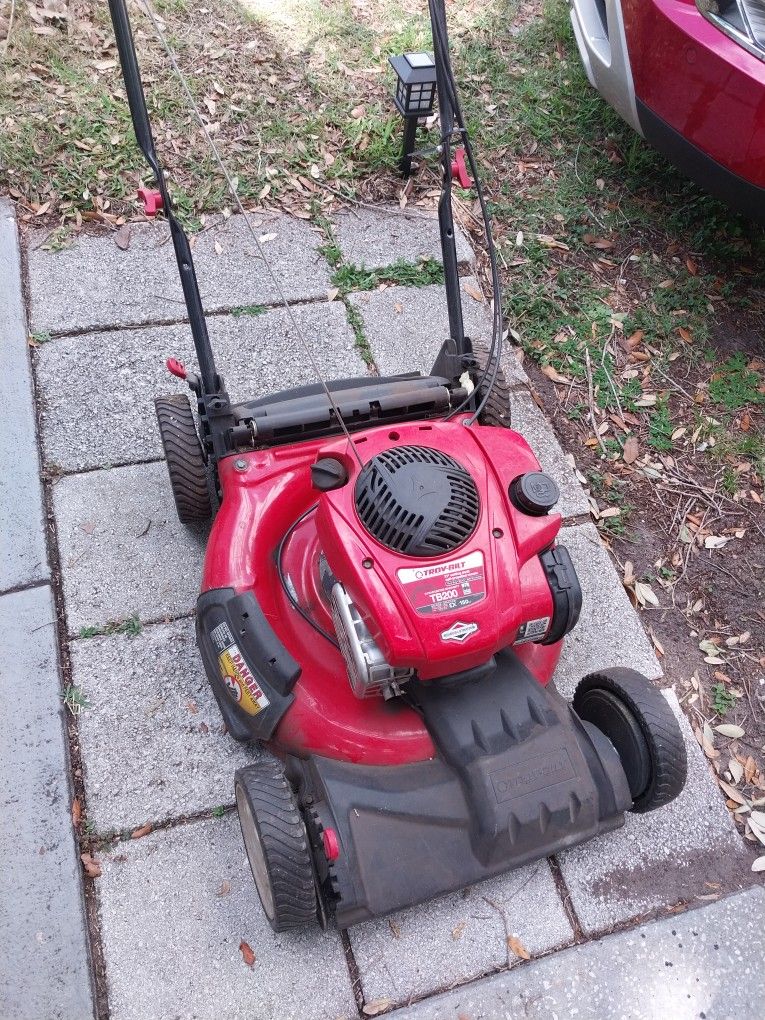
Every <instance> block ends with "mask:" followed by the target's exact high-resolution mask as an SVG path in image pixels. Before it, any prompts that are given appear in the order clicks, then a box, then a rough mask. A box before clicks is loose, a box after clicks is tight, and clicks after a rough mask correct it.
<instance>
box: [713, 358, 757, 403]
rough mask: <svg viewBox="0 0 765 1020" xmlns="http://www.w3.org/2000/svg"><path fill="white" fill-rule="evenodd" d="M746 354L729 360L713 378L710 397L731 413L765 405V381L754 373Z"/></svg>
mask: <svg viewBox="0 0 765 1020" xmlns="http://www.w3.org/2000/svg"><path fill="white" fill-rule="evenodd" d="M747 360H748V359H747V358H746V357H745V355H744V354H741V353H739V354H734V355H733V357H732V358H728V360H727V361H725V362H724V363H723V364H722V365H720V367H719V369H718V370H717V371H716V372H715V373H714V375H713V376H712V378H711V380H710V383H709V396H710V397H711V398H712V400H714V402H715V403H716V404H722V405H723V407H726V408H727V409H728V410H729V411H739V410H741V408H743V407H746V406H747V404H765V380H763V377H762V376H761V375H760V374H759V373H758V372H754V371H752V370H751V369H750V368H749V367H748V364H747Z"/></svg>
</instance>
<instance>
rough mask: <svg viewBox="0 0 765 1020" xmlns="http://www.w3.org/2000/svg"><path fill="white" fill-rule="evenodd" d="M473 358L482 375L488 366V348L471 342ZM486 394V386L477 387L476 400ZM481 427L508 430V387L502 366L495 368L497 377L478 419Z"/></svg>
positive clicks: (509, 425) (509, 424)
mask: <svg viewBox="0 0 765 1020" xmlns="http://www.w3.org/2000/svg"><path fill="white" fill-rule="evenodd" d="M473 356H474V357H475V359H476V361H477V362H478V371H479V372H480V373H483V372H484V371H485V370H486V368H487V367H488V365H489V348H488V347H487V346H486V345H485V344H483V343H481V342H479V341H474V342H473ZM485 392H486V385H485V384H484V385H481V384H479V385H478V400H479V401H480V400H482V399H483V396H484V394H485ZM478 420H479V422H480V423H481V425H494V426H496V427H498V428H504V429H509V428H510V427H511V423H510V387H509V386H508V383H507V379H506V378H505V373H504V371H503V369H502V365H499V367H498V368H497V375H496V377H495V380H494V386H493V387H492V390H491V393H490V394H489V399H488V400H487V401H486V404H485V405H484V409H483V411H481V415H480V417H479V419H478Z"/></svg>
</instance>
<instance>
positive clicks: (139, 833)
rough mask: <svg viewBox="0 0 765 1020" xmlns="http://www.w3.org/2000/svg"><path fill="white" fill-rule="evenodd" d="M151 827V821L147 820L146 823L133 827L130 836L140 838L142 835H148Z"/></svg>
mask: <svg viewBox="0 0 765 1020" xmlns="http://www.w3.org/2000/svg"><path fill="white" fill-rule="evenodd" d="M153 828H154V826H153V825H152V824H151V822H147V823H146V825H142V826H141V827H140V828H138V829H134V830H133V831H132V832H131V833H130V838H131V839H141V838H142V837H143V836H148V835H149V833H150V832H151V830H152V829H153Z"/></svg>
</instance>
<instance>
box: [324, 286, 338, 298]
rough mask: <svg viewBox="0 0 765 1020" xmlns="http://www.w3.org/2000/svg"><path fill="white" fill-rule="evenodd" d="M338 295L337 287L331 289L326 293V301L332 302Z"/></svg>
mask: <svg viewBox="0 0 765 1020" xmlns="http://www.w3.org/2000/svg"><path fill="white" fill-rule="evenodd" d="M339 293H340V288H339V287H332V288H331V289H330V290H328V291H327V301H334V300H335V298H336V297H337V295H338V294H339Z"/></svg>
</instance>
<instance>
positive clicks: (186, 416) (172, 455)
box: [154, 393, 212, 524]
mask: <svg viewBox="0 0 765 1020" xmlns="http://www.w3.org/2000/svg"><path fill="white" fill-rule="evenodd" d="M154 408H155V410H156V412H157V421H158V422H159V434H160V436H161V438H162V447H163V449H164V451H165V460H166V461H167V472H168V474H169V475H170V487H171V488H172V490H173V499H174V500H175V508H176V510H177V511H178V519H179V520H180V522H181V524H192V523H194V522H195V521H207V520H209V519H210V517H212V505H211V503H210V490H209V489H208V486H207V468H206V466H205V459H204V456H203V454H202V444H201V443H200V442H199V436H198V435H197V430H196V426H195V424H194V415H193V412H192V410H191V406H190V404H189V398H188V397H187V396H186V394H185V393H175V394H173V395H172V396H170V397H157V398H156V399H155V400H154Z"/></svg>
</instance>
